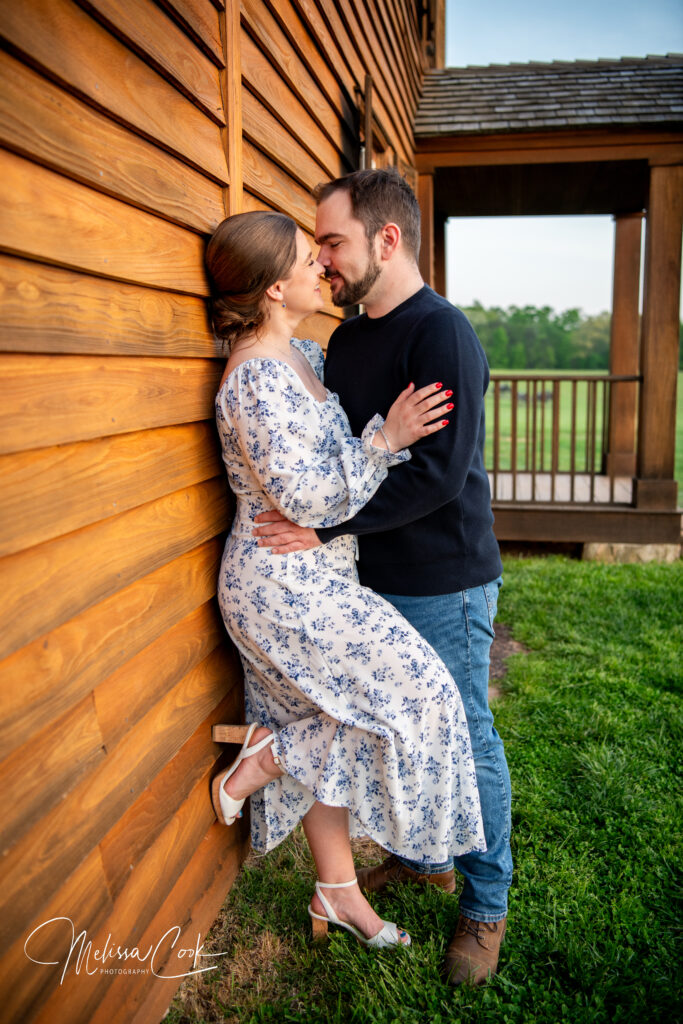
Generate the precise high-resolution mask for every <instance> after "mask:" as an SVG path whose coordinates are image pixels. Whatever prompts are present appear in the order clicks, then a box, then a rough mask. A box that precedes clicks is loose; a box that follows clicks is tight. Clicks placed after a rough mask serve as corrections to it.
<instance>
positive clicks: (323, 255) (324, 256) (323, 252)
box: [318, 245, 330, 267]
mask: <svg viewBox="0 0 683 1024" xmlns="http://www.w3.org/2000/svg"><path fill="white" fill-rule="evenodd" d="M318 263H321V264H322V265H323V267H329V265H330V257H329V253H328V251H327V246H325V245H321V246H320V252H319V253H318Z"/></svg>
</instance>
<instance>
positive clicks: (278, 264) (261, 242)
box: [205, 210, 297, 351]
mask: <svg viewBox="0 0 683 1024" xmlns="http://www.w3.org/2000/svg"><path fill="white" fill-rule="evenodd" d="M296 230H297V229H296V224H295V223H294V221H293V220H292V219H291V217H287V216H286V215H285V214H284V213H275V212H273V213H269V212H265V211H260V210H255V211H253V212H250V213H236V214H235V215H234V216H232V217H227V218H226V219H225V220H224V221H222V222H221V223H220V224H219V225H218V227H217V228H216V230H215V231H214V233H213V235H212V236H211V238H210V240H209V243H208V245H207V247H206V258H205V260H206V269H207V272H208V274H209V283H210V285H211V322H212V326H213V330H214V333H215V335H216V337H217V338H218V339H219V340H220V341H221V342H222V343H223V345H224V348H225V349H227V351H229V350H230V348H232V346H233V345H234V344H235V342H236V341H238V340H239V339H240V338H241V337H243V336H244V335H245V334H250V333H252V332H254V331H257V330H258V329H259V327H261V326H262V324H263V323H264V322H265V319H266V309H267V307H266V303H265V302H264V297H265V293H266V289H267V288H270V286H271V285H272V284H275V282H276V281H279V280H280V279H281V278H284V277H287V275H288V274H289V272H290V270H291V269H292V267H293V265H294V262H295V260H296Z"/></svg>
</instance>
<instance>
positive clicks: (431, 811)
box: [216, 339, 486, 862]
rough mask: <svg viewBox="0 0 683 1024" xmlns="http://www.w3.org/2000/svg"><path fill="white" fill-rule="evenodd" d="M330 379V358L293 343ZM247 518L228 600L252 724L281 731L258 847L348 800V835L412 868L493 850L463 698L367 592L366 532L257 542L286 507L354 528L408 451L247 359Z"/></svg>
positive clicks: (240, 529) (222, 404) (237, 379)
mask: <svg viewBox="0 0 683 1024" xmlns="http://www.w3.org/2000/svg"><path fill="white" fill-rule="evenodd" d="M292 344H293V345H295V347H296V348H298V350H299V351H300V352H301V353H302V354H303V355H304V356H306V358H307V359H308V360H309V362H310V363H311V365H312V367H313V369H314V371H315V372H316V373H317V375H318V377H319V378H320V379H321V380H322V373H323V354H322V351H321V349H320V348H319V346H318V345H316V344H315V343H314V342H312V341H299V340H297V339H292ZM216 418H217V424H218V432H219V435H220V440H221V445H222V450H223V460H224V462H225V465H226V468H227V472H228V478H229V481H230V487H231V488H232V490H233V492H234V494H235V496H236V499H237V509H236V513H235V518H234V521H233V525H232V529H231V531H230V535H229V537H228V539H227V542H226V545H225V551H224V554H223V560H222V563H221V569H220V576H219V585H218V599H219V604H220V608H221V612H222V615H223V619H224V622H225V626H226V628H227V630H228V633H229V634H230V636H231V638H232V640H233V641H234V643H235V645H236V646H237V648H238V650H239V652H240V656H241V659H242V664H243V666H244V675H245V688H246V714H247V720H248V721H256V722H259V723H260V724H261V725H265V726H268V727H269V728H270V729H272V730H273V731H274V733H275V737H276V738H275V742H274V752H277V753H278V754H279V755H280V756H281V757H282V758H283V760H284V764H285V767H286V771H287V774H286V775H283V776H282V777H280V778H279V779H276V780H275V781H273V782H270V783H268V785H267V786H265V787H264V788H263V789H261V790H259V791H258V792H257V793H255V794H254V795H253V796H252V797H251V829H252V842H253V845H254V847H255V848H256V849H257V850H270V849H272V848H273V847H274V846H277V844H278V843H280V842H281V841H282V840H283V839H284V838H285V837H286V836H287V835H288V834H289V833H290V832H291V831H292V829H293V828H294V827H295V826H296V824H297V823H298V822H299V821H300V820H301V818H302V817H303V816H304V814H306V812H307V811H308V810H309V809H310V808H311V806H312V805H313V802H314V800H319V801H320V802H322V803H324V804H330V805H333V806H342V807H347V808H348V810H349V823H350V831H351V835H355V836H359V835H369V836H370V837H371V838H372V839H374V840H376V842H378V843H379V844H380V845H381V846H383V847H384V848H385V849H386V850H389V851H390V852H393V853H398V854H400V855H402V856H405V857H406V858H409V859H413V860H429V861H434V862H438V861H445V860H447V859H448V858H449V857H450V856H451V855H458V854H463V853H467V852H469V851H472V850H484V849H485V848H486V846H485V842H484V833H483V828H482V823H481V814H480V808H479V794H478V790H477V783H476V776H475V771H474V763H473V760H472V753H471V748H470V738H469V733H468V730H467V724H466V720H465V713H464V710H463V707H462V703H461V700H460V696H459V694H458V690H457V688H456V686H455V683H454V682H453V679H452V678H451V676H450V675H449V673H448V671H447V670H446V668H445V666H444V664H443V663H442V661H441V660H440V659H439V658H438V656H437V655H436V653H435V652H434V650H433V649H432V648H431V647H430V646H429V645H428V644H427V643H426V641H425V640H423V639H422V637H421V636H420V635H419V634H418V633H417V632H416V631H415V630H414V629H413V628H412V626H410V625H409V624H408V623H407V622H406V620H405V619H404V618H403V617H402V616H401V615H400V614H399V613H398V612H397V611H396V610H395V609H394V608H393V606H392V605H390V604H388V603H387V602H386V601H384V600H383V599H382V598H381V597H379V595H377V594H376V593H375V592H374V591H372V590H369V589H367V588H365V587H361V586H360V584H359V582H358V576H357V572H356V562H355V559H356V550H357V548H356V544H357V542H356V539H355V538H354V537H353V536H350V535H349V536H342V537H337V538H336V539H334V540H333V541H331V542H330V543H328V544H324V545H321V546H319V547H317V548H314V549H312V550H310V551H302V552H294V553H292V554H288V555H272V554H270V552H269V550H268V548H265V547H263V548H262V547H259V546H258V544H257V543H256V539H255V538H254V537H253V536H252V532H251V531H252V530H253V528H254V522H253V520H254V516H256V515H258V513H259V512H263V511H266V510H268V509H273V508H276V509H278V510H279V511H280V512H282V513H283V514H284V515H285V516H287V518H289V519H291V520H292V521H293V522H295V523H298V524H300V525H302V526H314V527H315V526H332V525H334V524H336V523H340V522H344V521H345V520H347V519H350V518H351V516H353V515H354V514H355V513H356V512H357V511H358V510H359V509H360V508H361V507H362V506H363V505H364V504H365V502H366V501H368V500H369V498H371V497H372V495H373V494H374V493H375V491H376V490H377V488H378V487H379V485H380V484H381V483H382V481H383V480H384V479H385V477H386V475H387V472H388V470H389V468H390V467H391V466H392V465H394V464H396V463H398V462H402V461H405V460H406V459H408V458H410V455H409V452H407V451H404V452H400V453H398V454H392V453H390V452H388V451H386V450H385V449H383V448H376V447H373V445H372V444H371V440H372V437H373V435H374V433H375V432H376V430H377V429H378V427H379V426H381V425H382V423H383V420H382V418H381V417H379V416H376V417H375V418H374V419H373V420H372V421H371V422H370V423H369V424H368V426H367V427H366V428H365V430H364V431H363V436H362V437H361V438H356V437H353V436H352V434H351V428H350V426H349V422H348V419H347V417H346V414H345V413H344V410H343V409H342V408H341V406H340V405H339V401H338V399H337V396H336V395H334V394H332V393H331V392H329V391H328V392H327V398H326V400H325V401H318V400H317V399H316V398H315V397H314V396H313V395H312V394H311V393H310V392H309V391H308V389H307V388H306V386H305V385H304V383H303V381H302V380H301V378H300V377H299V375H298V374H297V373H296V371H295V370H294V369H293V368H292V367H291V366H290V365H289V364H288V363H286V362H284V361H280V360H276V359H272V358H263V357H261V358H258V357H257V358H252V359H248V360H246V361H245V362H243V363H241V364H240V365H238V366H236V367H235V369H234V370H233V371H232V372H231V373H230V374H229V375H228V377H227V378H226V379H225V381H224V383H223V385H222V387H221V389H220V391H219V392H218V395H217V396H216Z"/></svg>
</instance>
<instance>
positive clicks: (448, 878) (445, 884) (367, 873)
mask: <svg viewBox="0 0 683 1024" xmlns="http://www.w3.org/2000/svg"><path fill="white" fill-rule="evenodd" d="M356 878H357V879H358V884H359V886H360V887H361V889H365V891H366V892H381V891H382V889H384V888H385V887H386V885H387V883H388V882H412V883H413V884H414V885H428V884H429V885H435V886H436V887H437V888H438V889H443V891H444V892H448V893H453V892H455V872H454V871H453V869H452V868H451V870H450V871H444V872H443V873H441V874H436V875H421V874H420V873H419V872H418V871H413V869H412V868H409V867H406V865H405V864H401V862H400V860H399V859H398V857H397V856H396V855H395V854H393V853H392V854H391V855H390V856H389V857H387V859H386V860H383V861H382V863H381V864H377V865H375V867H374V868H358V870H357V871H356Z"/></svg>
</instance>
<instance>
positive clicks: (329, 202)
mask: <svg viewBox="0 0 683 1024" xmlns="http://www.w3.org/2000/svg"><path fill="white" fill-rule="evenodd" d="M315 240H316V242H317V243H318V244H319V246H320V252H319V253H318V262H319V263H322V265H323V266H324V268H325V276H326V278H327V280H328V281H329V282H330V287H331V289H332V301H333V303H334V304H335V306H352V305H354V304H355V303H357V302H363V301H364V300H365V299H367V297H368V293H369V292H370V291H371V289H372V287H373V285H374V284H375V282H376V281H377V278H378V277H379V275H380V272H381V268H380V265H379V262H378V260H377V256H376V254H375V247H374V245H373V244H372V243H371V242H368V238H367V235H366V234H365V227H364V225H363V224H362V223H361V221H359V220H357V219H356V218H355V217H354V216H353V213H352V211H351V199H350V197H349V194H348V192H347V191H346V190H345V189H339V190H338V191H337V192H333V193H332V195H331V196H329V197H328V198H327V199H324V200H323V202H322V203H320V205H319V206H318V212H317V216H316V221H315Z"/></svg>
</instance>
